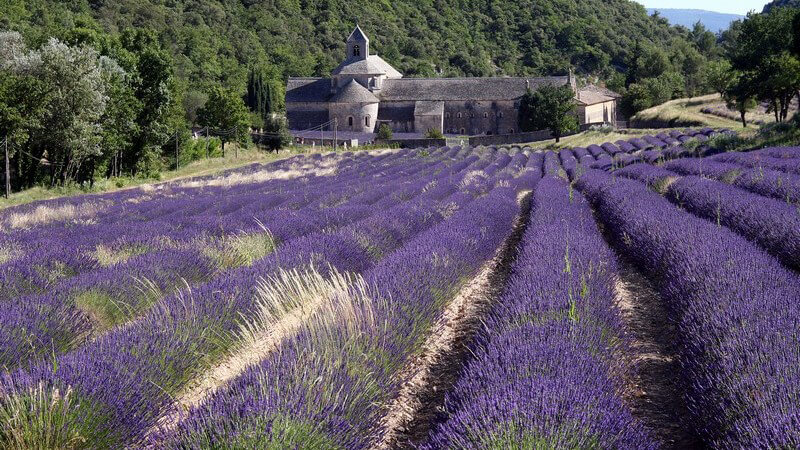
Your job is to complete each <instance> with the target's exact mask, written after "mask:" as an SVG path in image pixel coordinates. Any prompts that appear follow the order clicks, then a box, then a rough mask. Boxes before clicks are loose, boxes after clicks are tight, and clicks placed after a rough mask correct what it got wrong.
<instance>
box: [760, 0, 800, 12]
mask: <svg viewBox="0 0 800 450" xmlns="http://www.w3.org/2000/svg"><path fill="white" fill-rule="evenodd" d="M782 7H788V8H800V0H773V1H772V2H770V3H767V4H766V5H765V6H764V12H765V13H768V12H770V11H772V9H773V8H782Z"/></svg>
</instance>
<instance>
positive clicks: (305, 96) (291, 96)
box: [286, 78, 331, 103]
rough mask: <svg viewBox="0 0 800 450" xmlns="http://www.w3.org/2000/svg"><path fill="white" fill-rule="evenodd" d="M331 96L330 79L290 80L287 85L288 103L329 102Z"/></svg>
mask: <svg viewBox="0 0 800 450" xmlns="http://www.w3.org/2000/svg"><path fill="white" fill-rule="evenodd" d="M330 96H331V79H330V78H289V81H288V83H286V103H303V102H309V103H314V102H327V101H328V99H329V98H330Z"/></svg>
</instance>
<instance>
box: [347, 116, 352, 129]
mask: <svg viewBox="0 0 800 450" xmlns="http://www.w3.org/2000/svg"><path fill="white" fill-rule="evenodd" d="M347 126H349V127H352V126H353V116H350V117H348V118H347Z"/></svg>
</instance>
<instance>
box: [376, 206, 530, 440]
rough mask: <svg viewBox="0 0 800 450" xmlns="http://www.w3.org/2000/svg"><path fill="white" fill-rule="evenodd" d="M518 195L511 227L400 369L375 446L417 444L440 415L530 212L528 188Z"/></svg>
mask: <svg viewBox="0 0 800 450" xmlns="http://www.w3.org/2000/svg"><path fill="white" fill-rule="evenodd" d="M520 201H521V204H522V205H523V207H522V210H521V212H520V214H519V215H518V216H517V219H516V221H515V224H514V227H513V231H512V233H511V234H510V235H509V237H508V238H507V239H506V240H505V241H504V242H503V244H502V245H501V246H500V248H499V249H498V251H497V253H496V254H495V256H494V258H493V259H491V260H490V261H489V262H487V263H486V264H484V266H483V267H482V268H481V270H480V272H479V273H478V275H477V276H476V277H475V278H473V279H472V280H471V281H470V282H469V283H468V284H467V285H466V286H464V287H463V288H462V289H461V290H460V291H459V293H458V294H457V295H456V297H455V298H453V300H451V301H450V303H449V304H448V305H447V307H446V308H445V311H444V313H443V314H442V316H441V318H440V319H439V320H438V321H437V322H436V323H435V324H434V326H433V328H432V331H431V333H430V335H429V337H428V340H427V341H426V342H425V344H424V346H423V350H422V352H420V353H419V354H418V355H416V356H415V357H414V358H412V359H411V360H409V361H408V363H407V365H406V368H405V369H404V370H403V371H402V372H401V374H400V379H401V380H403V383H402V387H401V390H400V393H399V395H398V397H397V398H396V399H395V400H394V401H393V402H392V403H391V404H390V405H389V407H388V408H387V411H388V413H387V415H386V416H385V417H384V420H383V423H382V430H381V434H380V436H378V437H377V438H376V443H375V445H373V448H374V449H407V448H409V449H410V448H416V444H418V443H420V442H421V441H422V440H423V439H425V437H427V436H428V433H429V432H430V430H431V429H432V428H433V426H434V425H435V423H436V422H437V421H439V420H442V419H443V418H444V411H443V407H444V396H445V393H446V392H447V391H448V390H449V389H450V388H451V387H452V386H453V384H454V383H455V382H456V381H457V380H458V376H459V374H460V370H461V368H462V367H463V365H464V363H465V362H466V360H467V358H468V357H469V348H468V345H469V343H470V342H471V341H472V340H473V338H474V336H475V333H476V332H477V330H478V329H479V327H480V323H481V319H482V318H483V317H485V315H486V313H487V312H488V310H489V308H490V307H491V305H492V304H493V302H494V301H496V300H497V299H498V297H499V296H500V294H501V293H502V290H503V287H504V286H505V284H506V282H507V281H508V278H509V276H510V272H511V264H512V263H513V261H514V259H515V258H516V256H517V253H518V246H519V242H520V241H521V240H522V236H523V234H524V232H525V227H526V225H527V223H528V218H529V216H530V203H531V202H530V193H525V194H524V195H523V196H521V198H520Z"/></svg>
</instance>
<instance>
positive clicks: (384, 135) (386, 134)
mask: <svg viewBox="0 0 800 450" xmlns="http://www.w3.org/2000/svg"><path fill="white" fill-rule="evenodd" d="M392 136H394V133H392V128H391V127H389V125H387V124H385V123H382V124H381V126H380V127H378V139H383V140H387V141H388V140H389V139H391V138H392Z"/></svg>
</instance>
